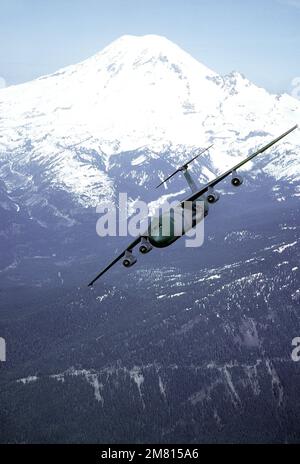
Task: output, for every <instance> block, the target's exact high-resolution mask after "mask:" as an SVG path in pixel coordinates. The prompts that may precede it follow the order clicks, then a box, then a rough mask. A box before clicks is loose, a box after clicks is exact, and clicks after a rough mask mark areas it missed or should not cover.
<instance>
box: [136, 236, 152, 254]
mask: <svg viewBox="0 0 300 464" xmlns="http://www.w3.org/2000/svg"><path fill="white" fill-rule="evenodd" d="M152 248H153V246H152V245H151V243H150V242H149V240H148V239H147V238H146V237H142V243H141V246H140V248H139V250H140V253H143V255H145V254H146V253H149V251H151V250H152Z"/></svg>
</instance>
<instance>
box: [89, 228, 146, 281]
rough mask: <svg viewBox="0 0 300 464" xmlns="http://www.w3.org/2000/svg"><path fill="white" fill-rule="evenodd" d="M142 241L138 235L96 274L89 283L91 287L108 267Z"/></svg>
mask: <svg viewBox="0 0 300 464" xmlns="http://www.w3.org/2000/svg"><path fill="white" fill-rule="evenodd" d="M140 241H141V237H140V236H138V237H137V238H136V239H135V240H134V241H133V242H131V243H130V244H129V245H128V247H127V248H125V250H124V251H122V253H120V254H119V256H117V257H116V258H115V259H113V260H112V261H111V262H110V263H109V264H108V265H107V266H106V267H105V268H104V269H102V271H101V272H100V273H99V274H98V275H96V277H95V278H94V279H93V280H92V281H91V282H90V283H89V285H88V286H89V287H92V286H93V284H94V283H95V282H96V280H98V279H99V277H101V276H102V275H103V274H104V273H105V272H106V271H108V269H110V268H111V267H112V266H113V265H114V264H116V263H117V262H118V261H119V260H120V259H122V258H123V256H124V255H125V253H126V251H131V250H132V249H133V248H134V247H135V246H136V245H137V244H138V243H139V242H140Z"/></svg>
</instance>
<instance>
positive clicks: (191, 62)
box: [0, 35, 300, 208]
mask: <svg viewBox="0 0 300 464" xmlns="http://www.w3.org/2000/svg"><path fill="white" fill-rule="evenodd" d="M299 119H300V103H299V101H297V100H296V99H293V98H292V97H291V96H289V95H286V94H284V95H271V94H269V93H268V92H267V91H266V90H264V89H262V88H259V87H257V86H256V85H254V84H252V83H251V82H249V81H248V80H247V79H246V78H245V77H243V76H242V75H241V74H239V73H237V72H233V73H231V74H229V75H227V76H220V75H218V74H217V73H216V72H214V71H212V70H210V69H209V68H207V67H206V66H204V65H203V64H201V63H200V62H198V61H197V60H195V59H194V58H192V57H191V56H190V55H189V54H188V53H186V52H185V51H183V50H182V49H180V48H179V47H178V46H177V45H175V44H173V43H172V42H170V41H169V40H167V39H166V38H163V37H160V36H155V35H147V36H143V37H135V36H123V37H121V38H120V39H118V40H116V41H115V42H113V43H112V44H111V45H109V46H108V47H106V48H105V49H104V50H103V51H101V52H100V53H98V54H96V55H95V56H93V57H91V58H89V59H87V60H85V61H83V62H81V63H79V64H77V65H73V66H68V67H66V68H64V69H61V70H59V71H58V72H56V73H54V74H51V75H48V76H43V77H40V78H39V79H36V80H34V81H31V82H28V83H25V84H22V85H17V86H11V87H8V88H6V89H2V90H0V128H1V131H0V153H1V155H0V175H1V180H2V181H3V182H4V183H5V186H6V189H7V194H8V197H9V199H10V201H11V202H12V203H13V204H15V203H16V204H17V205H18V200H20V193H22V195H23V197H22V200H21V201H20V203H21V204H20V205H19V206H17V207H21V208H22V207H24V206H26V207H27V208H29V207H30V204H29V203H30V202H31V204H32V202H33V201H34V200H33V193H35V194H36V195H37V194H39V201H49V195H46V197H47V198H46V200H45V194H44V192H45V189H46V188H47V189H49V188H50V190H51V191H52V190H53V189H56V190H59V191H62V190H63V191H66V192H69V193H71V195H72V197H73V199H75V200H76V202H77V203H78V202H79V204H81V205H82V206H91V205H95V204H96V203H98V202H99V198H104V197H105V198H107V197H112V196H113V193H114V188H115V184H116V181H117V180H116V177H115V176H114V168H115V166H116V164H117V165H119V166H122V169H123V171H125V172H123V175H124V178H126V177H129V178H130V180H131V182H132V183H133V184H137V185H144V186H145V187H146V188H147V187H149V186H150V184H149V182H150V180H151V182H152V179H153V166H154V165H155V166H157V172H156V173H155V176H156V178H157V177H158V176H160V177H162V176H163V175H164V174H165V173H166V172H165V170H166V171H167V170H168V169H169V168H171V166H174V165H178V164H179V163H180V161H181V160H182V159H187V158H188V156H189V153H190V152H191V151H193V150H196V149H198V148H200V147H204V146H206V145H207V144H209V143H212V142H214V147H213V149H212V150H210V153H209V154H207V155H206V157H205V158H204V159H205V160H206V166H207V168H206V170H203V171H202V174H203V175H204V176H206V177H211V176H213V173H214V172H216V171H218V170H220V169H223V168H224V167H225V166H226V167H227V166H228V167H229V166H230V165H231V164H232V163H233V162H236V159H235V160H234V161H233V158H237V157H238V158H240V157H243V156H245V154H247V153H248V152H249V151H250V150H251V151H252V150H253V149H255V148H256V147H257V146H259V145H262V144H264V143H266V142H267V141H269V140H270V139H272V137H273V136H277V135H279V134H280V133H281V132H283V131H285V130H287V129H288V128H289V127H291V126H292V125H294V124H295V123H297V122H299ZM299 143H300V133H299V132H297V133H294V134H292V135H291V136H289V138H288V139H286V140H285V141H284V142H281V143H280V145H278V146H276V147H274V148H273V149H272V152H273V153H275V152H276V154H280V155H281V156H279V157H277V158H276V159H275V160H274V162H273V163H270V164H268V166H266V167H265V171H266V173H267V174H269V175H272V176H274V177H275V178H276V179H280V178H283V177H284V178H288V179H290V180H294V181H296V180H299V179H300V162H299V155H300V151H299ZM68 147H69V148H68ZM129 152H130V153H131V156H130V158H129V155H128V153H129ZM132 153H133V154H134V155H132ZM162 154H163V163H165V164H160V165H158V163H155V160H157V159H158V158H159V157H160V158H161V157H162ZM128 159H130V162H129V163H128ZM270 159H272V156H270V154H269V157H268V161H270ZM145 162H146V163H145ZM263 164H264V165H265V164H266V162H265V161H264V162H263ZM170 165H171V166H170ZM199 173H200V171H199ZM148 184H149V185H148ZM152 186H153V184H152V185H151V188H152ZM26 192H30V202H29V200H28V198H26ZM24 195H25V197H24ZM41 197H42V198H43V200H41ZM7 201H8V200H7V199H6V202H7Z"/></svg>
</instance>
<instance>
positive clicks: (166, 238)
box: [89, 125, 298, 286]
mask: <svg viewBox="0 0 300 464" xmlns="http://www.w3.org/2000/svg"><path fill="white" fill-rule="evenodd" d="M297 127H298V125H296V126H294V127H292V128H291V129H289V130H288V131H287V132H284V134H282V135H280V136H279V137H277V138H276V139H274V140H272V141H271V142H270V143H268V144H267V145H265V146H264V147H262V148H260V149H259V150H257V151H256V152H255V153H252V154H251V155H250V156H248V157H247V158H245V159H244V160H243V161H241V162H240V163H238V164H236V165H235V166H233V167H232V168H231V169H228V170H227V171H226V172H224V173H223V174H221V175H219V176H217V177H216V178H215V179H213V180H211V181H210V182H208V183H207V184H205V185H203V186H200V187H199V186H197V184H196V182H195V181H194V179H193V178H192V176H191V174H190V173H189V172H188V165H189V164H190V163H191V162H192V161H194V160H195V159H196V158H198V156H200V155H201V154H202V153H204V152H205V151H206V150H208V149H209V148H211V146H212V145H211V146H209V147H208V148H206V149H205V150H203V151H201V152H200V153H199V154H198V155H196V156H194V157H193V158H192V159H191V160H189V161H187V162H186V163H185V164H184V165H183V166H180V167H179V168H177V169H176V171H174V172H173V173H172V174H170V175H169V176H168V177H167V178H166V179H164V180H163V181H162V182H161V183H160V184H159V185H158V186H157V187H159V186H160V185H162V184H163V183H164V182H166V181H167V180H169V179H171V177H173V176H174V175H175V174H177V173H179V172H182V173H183V175H184V177H185V179H186V181H187V183H188V185H189V187H190V189H191V192H192V193H191V194H190V195H189V196H188V197H187V198H185V199H184V200H183V201H181V202H179V203H178V208H179V209H180V210H181V211H184V208H185V205H186V204H190V205H192V211H193V214H194V215H193V216H192V222H191V223H190V224H189V225H188V226H186V227H185V230H183V233H182V234H181V235H184V234H185V233H187V232H188V230H190V229H191V228H194V227H195V226H196V224H197V223H198V222H199V221H200V220H202V219H203V215H202V216H201V215H197V213H196V211H197V208H196V205H197V202H202V204H204V216H206V215H207V214H208V208H209V204H213V203H216V202H217V201H218V200H219V197H220V194H219V193H218V192H217V191H215V190H214V187H215V186H216V185H217V184H218V183H219V182H221V181H222V180H224V179H225V178H226V177H228V176H229V175H231V184H232V185H233V186H234V187H239V186H240V185H241V184H242V183H243V178H242V176H241V175H239V174H238V173H237V170H238V169H239V168H240V167H242V166H243V165H244V164H246V163H247V162H248V161H250V160H252V159H253V158H254V157H255V156H257V155H259V154H260V153H263V152H264V151H266V150H267V149H268V148H270V147H271V146H272V145H274V144H275V143H277V142H278V141H279V140H281V139H283V138H284V137H286V136H287V135H288V134H290V133H291V132H292V131H294V130H295V129H296V128H297ZM166 215H168V217H167V218H166V217H165V216H166ZM166 219H167V220H168V221H169V222H170V223H172V221H174V216H173V217H172V213H171V210H170V211H168V212H167V213H163V214H160V215H159V217H158V218H156V217H153V218H149V227H148V229H147V230H146V231H145V233H144V234H140V235H138V236H137V237H136V238H135V240H134V241H133V242H131V243H130V244H129V245H128V246H127V248H125V250H123V251H122V253H120V254H119V255H118V256H117V257H116V258H114V259H113V260H112V261H111V262H110V263H109V264H108V265H107V266H106V267H105V268H104V269H103V270H102V271H101V272H100V273H99V274H98V275H97V276H96V277H95V278H94V279H93V280H92V281H91V282H90V283H89V286H92V285H93V284H94V282H96V280H97V279H99V277H101V276H102V275H103V274H104V273H105V272H106V271H108V269H110V268H111V267H112V266H113V265H114V264H115V263H117V262H118V261H119V260H120V259H123V261H122V263H123V265H124V266H125V267H131V266H133V264H135V263H136V261H137V259H136V257H135V256H134V255H133V253H132V250H133V248H134V247H135V246H136V245H138V244H139V243H140V247H139V251H140V252H141V253H142V254H146V253H149V251H151V250H152V248H153V247H156V248H162V247H167V246H169V245H171V244H172V243H173V242H175V240H177V239H178V238H179V236H180V235H175V234H174V232H172V230H173V231H174V228H173V229H170V230H171V231H170V233H169V234H168V235H164V233H163V230H162V223H163V221H164V220H166Z"/></svg>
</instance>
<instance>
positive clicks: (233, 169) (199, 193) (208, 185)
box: [181, 125, 298, 204]
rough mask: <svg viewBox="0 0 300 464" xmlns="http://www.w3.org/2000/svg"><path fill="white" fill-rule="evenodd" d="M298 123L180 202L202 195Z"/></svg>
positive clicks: (282, 136)
mask: <svg viewBox="0 0 300 464" xmlns="http://www.w3.org/2000/svg"><path fill="white" fill-rule="evenodd" d="M297 127H298V125H296V126H294V127H292V128H291V129H289V130H288V131H286V132H284V134H281V135H280V136H279V137H277V138H276V139H274V140H272V141H271V142H269V143H268V144H267V145H265V146H264V147H262V148H260V149H259V150H257V151H256V152H255V153H252V155H250V156H248V157H247V158H245V159H244V160H243V161H241V162H240V163H238V164H236V165H235V166H233V167H232V168H231V169H228V171H226V172H224V173H223V174H220V175H219V176H217V177H216V178H215V179H213V180H211V181H210V182H208V183H207V184H206V185H204V186H203V187H201V188H200V189H199V190H198V191H197V192H193V193H192V194H191V195H190V196H189V197H188V198H186V199H185V200H184V201H183V202H182V203H181V204H183V203H184V202H185V201H193V200H196V198H198V197H200V196H201V195H203V194H204V193H205V192H207V190H208V189H209V188H210V187H214V186H215V185H217V184H218V183H219V182H221V181H222V180H224V179H225V178H226V177H227V176H229V175H230V174H231V173H232V172H233V171H236V170H237V169H238V168H240V167H241V166H243V165H244V164H246V163H248V161H250V160H252V159H253V158H255V156H257V155H259V154H260V153H263V152H264V151H266V150H267V149H268V148H270V147H271V146H272V145H274V144H275V143H277V142H279V140H281V139H283V138H284V137H286V136H287V135H288V134H290V133H291V132H292V131H294V130H295V129H297Z"/></svg>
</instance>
